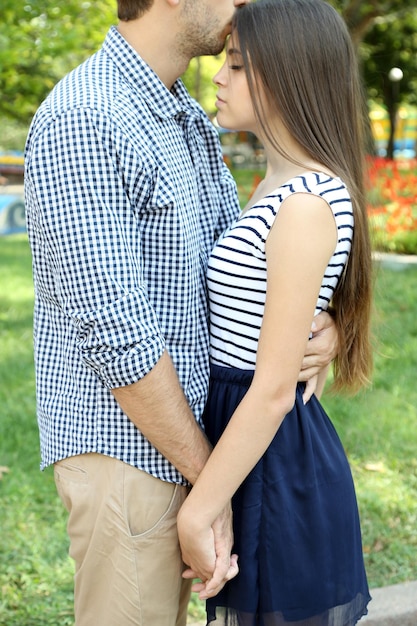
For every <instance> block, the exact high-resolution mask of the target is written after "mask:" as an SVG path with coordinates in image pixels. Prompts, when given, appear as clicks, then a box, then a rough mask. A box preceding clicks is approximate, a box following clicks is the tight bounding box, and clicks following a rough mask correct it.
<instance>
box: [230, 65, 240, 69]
mask: <svg viewBox="0 0 417 626" xmlns="http://www.w3.org/2000/svg"><path fill="white" fill-rule="evenodd" d="M229 67H230V69H231V70H241V69H242V67H243V65H230V66H229Z"/></svg>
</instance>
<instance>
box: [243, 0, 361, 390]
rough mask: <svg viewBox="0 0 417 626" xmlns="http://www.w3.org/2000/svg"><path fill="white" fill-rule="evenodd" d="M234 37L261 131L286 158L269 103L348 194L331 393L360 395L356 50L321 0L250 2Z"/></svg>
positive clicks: (342, 25)
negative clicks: (348, 228) (349, 235)
mask: <svg viewBox="0 0 417 626" xmlns="http://www.w3.org/2000/svg"><path fill="white" fill-rule="evenodd" d="M234 34H236V35H237V42H236V43H237V45H238V47H239V49H240V51H241V53H242V57H243V62H244V67H245V72H246V75H247V78H248V84H249V89H250V92H251V97H252V101H253V103H254V109H255V112H256V115H257V117H258V120H259V123H260V126H261V128H262V131H263V133H264V134H265V135H266V136H269V138H270V139H271V141H272V142H273V144H274V146H275V148H276V149H277V150H278V151H279V152H281V154H284V156H286V157H287V158H288V155H286V154H285V153H283V150H282V148H281V147H280V146H279V143H278V141H277V140H276V139H275V140H274V133H273V128H272V126H271V124H269V122H268V113H267V111H265V110H264V107H263V106H262V103H263V102H265V101H266V102H268V107H269V108H270V109H271V110H273V111H274V112H275V113H276V114H277V115H278V117H279V118H280V119H281V120H282V122H283V123H284V125H285V126H286V128H287V130H288V131H289V132H290V134H291V135H292V137H294V139H296V141H297V142H298V143H299V144H300V145H301V146H302V147H303V148H304V150H305V152H306V153H307V154H308V155H309V156H310V157H311V158H312V159H314V160H315V161H317V162H319V163H321V164H322V165H323V166H324V167H325V168H327V169H329V170H330V171H333V172H335V173H336V174H337V175H338V176H340V178H341V179H342V180H343V181H344V182H345V184H346V185H347V188H348V190H349V193H350V196H351V199H352V204H353V213H354V221H355V230H354V235H353V242H352V250H351V254H350V258H349V261H348V263H347V266H346V267H345V272H344V274H343V276H342V278H341V280H340V282H339V285H338V287H337V289H336V292H335V294H334V297H333V302H332V305H333V308H334V310H335V320H336V325H337V327H338V329H339V338H340V350H339V354H338V356H337V358H336V361H335V383H334V388H335V389H340V388H342V387H345V388H348V389H349V388H350V389H353V390H355V388H358V387H360V386H361V385H362V384H364V383H366V382H367V381H368V380H369V375H370V372H371V364H372V355H371V349H370V340H369V339H370V338H369V325H370V310H371V291H372V290H371V273H372V272H371V251H370V241H369V233H368V220H367V213H366V203H365V194H364V171H365V167H364V129H363V122H364V118H365V109H364V98H363V90H362V86H361V81H360V78H359V71H358V63H357V59H356V52H355V49H354V47H353V45H352V41H351V38H350V35H349V32H348V29H347V27H346V25H345V23H344V21H343V19H342V18H341V16H340V15H339V14H338V12H337V11H336V10H335V9H334V8H333V7H331V6H330V5H329V4H328V3H327V2H324V1H323V0H257V1H256V2H251V3H249V4H247V5H245V6H242V7H241V8H240V9H239V10H238V11H236V12H235V14H234V18H233V25H232V36H233V35H234ZM262 92H263V93H265V94H266V98H265V99H264V100H261V99H260V98H259V93H262Z"/></svg>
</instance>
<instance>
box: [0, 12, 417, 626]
mask: <svg viewBox="0 0 417 626" xmlns="http://www.w3.org/2000/svg"><path fill="white" fill-rule="evenodd" d="M332 4H334V6H335V7H336V8H337V9H338V10H340V12H341V13H342V14H343V16H344V18H345V19H346V21H347V24H348V26H349V29H350V32H351V35H352V39H353V41H354V43H355V45H356V47H357V50H358V56H359V59H360V62H361V68H362V73H363V77H364V85H365V88H366V95H367V101H368V105H369V131H370V132H369V137H368V146H367V147H368V164H367V165H368V169H367V172H366V180H367V190H368V212H369V219H370V224H371V228H372V235H373V246H374V251H375V255H374V258H375V263H374V267H375V307H374V336H375V375H374V379H373V385H372V388H371V389H369V390H365V391H363V392H361V393H360V394H358V396H356V397H354V398H347V397H332V396H331V395H329V394H326V395H325V398H324V404H325V407H326V409H327V411H328V412H329V414H330V416H331V417H332V419H333V421H334V423H335V426H336V428H337V430H338V432H339V433H340V435H341V438H342V441H343V443H344V445H345V448H346V451H347V454H348V457H349V461H350V463H351V466H352V471H353V474H354V478H355V483H356V487H357V493H358V501H359V507H360V513H361V518H362V529H363V538H364V554H365V563H366V567H367V571H368V576H369V580H370V584H371V586H372V587H380V586H385V585H391V584H396V583H401V582H404V581H411V580H415V579H417V457H416V450H417V428H416V418H417V408H416V407H417V385H416V373H417V322H416V320H417V301H416V300H417V299H416V284H417V282H416V279H417V265H416V264H415V262H414V261H415V260H416V259H417V158H416V139H417V8H416V7H415V0H380V1H379V2H374V1H373V0H340V1H338V0H334V2H332ZM115 6H116V1H115V0H96V1H94V2H92V1H91V2H89V1H85V0H84V1H83V0H67V1H66V2H65V3H62V4H61V3H56V2H55V1H52V0H27V1H26V2H25V1H22V2H19V3H16V2H15V0H2V2H1V6H0V94H1V98H0V177H3V178H2V183H3V184H2V185H0V233H1V232H3V233H4V234H3V236H0V264H1V270H2V271H1V273H0V529H1V535H0V537H1V538H0V626H48V625H50V626H58V625H59V626H61V625H62V626H65V625H72V624H73V615H72V573H73V568H72V563H71V561H70V559H69V557H68V555H67V550H68V541H67V537H66V531H65V523H66V514H65V511H64V510H63V507H62V505H61V503H60V501H59V500H58V497H57V495H56V492H55V487H54V484H53V476H52V471H51V470H50V469H48V470H46V471H45V472H43V473H42V472H40V471H39V441H38V431H37V425H36V414H35V389H34V371H33V350H32V309H33V287H32V280H31V259H30V252H29V247H28V242H27V237H26V234H25V232H24V230H25V229H24V212H23V204H22V200H21V190H20V187H19V186H18V187H17V188H16V187H15V183H17V184H18V185H20V184H21V183H22V166H23V156H22V152H23V149H24V143H25V138H26V135H27V132H28V128H29V124H30V120H31V118H32V116H33V113H34V112H35V110H36V108H37V107H38V105H39V104H40V102H41V101H42V99H43V98H44V97H45V96H46V95H47V93H48V92H49V91H50V90H51V89H52V87H53V85H54V84H55V83H56V82H57V80H59V78H60V77H61V76H63V75H64V74H65V73H66V72H67V71H69V70H70V69H71V68H72V67H74V66H76V65H77V64H78V63H79V62H81V61H82V60H84V59H85V58H86V57H87V56H88V55H89V54H90V53H92V52H93V51H95V50H96V49H97V48H98V47H99V46H100V44H101V42H102V40H103V38H104V36H105V33H106V31H107V28H108V27H109V26H110V25H111V24H113V23H116V14H115ZM221 62H222V57H219V58H214V59H213V58H209V57H204V58H199V59H195V60H193V62H192V63H191V65H190V68H189V70H188V71H187V72H186V74H185V76H184V81H185V83H186V85H187V87H188V89H189V90H190V92H191V93H192V94H193V95H194V96H195V97H196V98H197V99H198V100H199V102H200V103H201V104H202V106H203V107H204V109H205V110H206V111H207V113H208V114H209V115H210V117H212V118H213V121H214V122H215V111H214V109H213V103H214V100H215V98H214V95H215V87H214V86H213V84H212V81H211V79H212V76H213V75H214V74H215V72H216V71H217V69H218V67H219V66H220V65H221ZM219 134H220V138H221V141H222V144H223V150H224V158H225V160H226V162H227V163H228V164H229V166H230V167H231V169H232V172H233V174H234V175H235V177H236V180H237V184H238V189H239V195H240V198H241V202H242V205H243V204H244V203H245V202H246V200H247V198H248V197H249V196H250V194H251V191H252V190H253V187H254V185H255V184H256V182H257V180H258V179H259V177H261V176H262V174H263V167H264V160H263V153H262V149H261V148H260V146H259V145H258V143H257V141H256V138H255V137H252V136H248V135H247V134H240V133H226V132H223V131H222V129H219ZM15 194H16V195H15ZM7 196H8V197H9V204H7V202H5V203H4V204H2V203H1V200H2V198H3V199H4V198H5V197H7ZM10 198H11V200H10ZM10 203H11V204H10ZM13 203H14V204H13ZM16 203H17V204H16ZM10 206H12V208H13V207H14V210H13V211H11V210H10ZM18 232H20V234H13V233H18ZM6 233H7V234H6ZM202 614H203V609H202V605H201V603H199V602H198V601H196V599H195V598H194V600H193V601H192V603H191V605H190V617H192V618H193V619H197V618H199V617H201V616H202Z"/></svg>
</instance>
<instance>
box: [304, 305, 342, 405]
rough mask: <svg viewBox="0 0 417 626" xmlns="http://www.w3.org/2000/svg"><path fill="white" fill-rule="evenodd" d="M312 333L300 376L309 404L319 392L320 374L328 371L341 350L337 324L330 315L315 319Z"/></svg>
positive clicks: (319, 316)
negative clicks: (304, 383) (317, 391)
mask: <svg viewBox="0 0 417 626" xmlns="http://www.w3.org/2000/svg"><path fill="white" fill-rule="evenodd" d="M311 332H312V338H311V339H310V340H309V341H308V342H307V347H306V351H305V354H304V359H303V362H302V365H301V371H300V374H299V376H298V381H299V382H306V388H305V391H304V394H303V398H304V402H307V401H308V400H309V399H310V398H311V396H312V395H313V393H314V392H315V391H316V390H317V388H318V385H319V384H320V380H319V374H320V372H322V371H323V370H327V368H328V366H329V365H330V363H331V362H332V361H333V359H334V358H335V356H336V355H337V352H338V349H339V337H338V334H337V329H336V324H335V322H334V320H333V318H332V317H331V315H329V313H326V312H322V313H320V314H319V315H317V316H316V317H315V318H314V320H313V323H312V326H311Z"/></svg>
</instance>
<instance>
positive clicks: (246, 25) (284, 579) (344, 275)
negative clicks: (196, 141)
mask: <svg viewBox="0 0 417 626" xmlns="http://www.w3.org/2000/svg"><path fill="white" fill-rule="evenodd" d="M214 80H215V83H216V84H217V86H218V99H217V102H216V105H217V108H218V122H219V124H220V125H221V126H224V127H226V128H229V129H234V130H237V129H243V130H247V131H251V132H253V133H255V134H256V135H257V137H258V138H259V139H260V140H261V141H262V143H263V145H264V148H265V153H266V155H267V170H266V176H265V179H264V180H263V181H262V182H261V183H260V185H259V187H258V188H257V189H256V191H255V194H254V196H253V197H252V199H251V201H250V203H249V205H248V206H247V207H246V209H245V210H244V211H243V213H242V215H241V216H240V217H239V219H238V220H237V222H235V223H234V224H233V225H232V226H231V227H230V228H229V229H228V230H227V231H226V232H225V233H224V234H223V236H222V237H221V238H220V239H219V241H218V242H217V244H216V246H215V248H214V250H213V252H212V255H211V258H210V262H209V271H208V285H209V295H210V315H211V321H210V323H211V368H212V372H211V374H212V375H211V389H210V396H209V401H208V405H207V409H206V415H205V425H206V430H207V435H208V437H209V438H210V440H211V441H212V443H213V444H215V448H214V450H213V453H212V455H211V457H210V459H209V461H208V463H207V465H206V467H205V468H204V470H203V472H202V473H201V475H200V477H199V478H198V480H197V482H196V484H195V485H194V487H193V489H192V491H191V493H190V495H189V497H188V498H187V500H186V502H185V503H184V505H183V507H182V509H181V511H180V515H179V517H178V529H179V537H180V542H181V547H182V551H183V557H184V561H185V562H186V563H187V564H188V565H189V566H190V571H189V572H188V574H186V575H191V574H192V575H196V574H198V575H199V576H200V577H201V578H202V583H200V584H197V585H195V586H194V588H195V590H199V591H200V592H201V593H200V596H201V597H206V598H207V597H209V596H211V595H213V591H212V587H210V577H211V573H210V572H208V571H207V567H206V563H207V558H208V559H209V560H210V558H212V564H213V567H212V570H213V568H214V560H215V554H216V551H217V547H216V546H214V545H211V544H210V542H211V541H212V539H211V537H212V535H211V526H212V524H213V523H214V520H215V519H216V517H217V515H218V514H219V512H220V511H222V510H223V509H224V507H226V506H227V504H228V502H229V500H230V498H232V497H233V517H234V535H235V548H234V549H235V552H236V553H237V554H238V556H239V568H240V571H239V574H238V575H237V576H236V577H235V578H233V579H232V580H230V581H229V582H228V583H227V584H226V586H225V587H224V589H223V590H222V591H221V592H220V593H219V594H218V595H216V596H215V597H212V598H210V599H209V600H208V603H207V604H208V606H207V611H208V621H209V622H211V621H214V620H216V624H218V623H219V624H224V625H227V626H232V625H235V624H236V625H237V624H239V625H245V626H261V625H262V626H263V625H265V626H283V625H285V624H297V626H318V625H323V624H326V625H329V626H330V625H332V626H350V625H353V624H355V623H356V622H357V621H358V620H359V619H360V617H361V616H362V615H364V614H366V612H367V609H366V606H367V603H368V602H369V599H370V597H369V592H368V585H367V581H366V575H365V570H364V564H363V557H362V546H361V534H360V525H359V516H358V510H357V504H356V497H355V491H354V486H353V481H352V477H351V472H350V468H349V465H348V461H347V459H346V456H345V453H344V450H343V446H342V444H341V442H340V440H339V438H338V436H337V434H336V432H335V430H334V428H333V426H332V424H331V422H330V420H329V418H328V417H327V415H326V414H325V412H324V410H323V409H322V407H321V405H320V403H319V401H318V399H317V397H316V396H313V397H312V399H311V400H310V401H308V402H307V403H306V404H304V402H303V386H302V384H297V374H298V371H299V369H300V363H301V360H302V356H303V351H304V348H303V346H304V344H305V341H306V340H307V339H308V336H309V330H310V319H311V317H312V315H313V314H315V315H316V314H318V313H319V312H320V311H322V310H326V309H327V308H328V307H329V305H330V304H331V307H332V310H333V312H334V315H335V319H336V324H337V327H338V329H339V337H340V340H341V341H340V346H339V353H338V356H337V358H336V362H335V377H334V388H335V389H344V388H345V389H348V390H351V391H356V390H357V389H358V388H360V387H361V386H362V385H364V384H366V383H367V382H368V381H369V377H370V373H371V365H372V357H371V348H370V340H369V325H370V309H371V254H370V244H369V233H368V226H367V216H366V207H365V201H364V192H363V181H362V178H363V172H364V169H363V153H362V146H363V139H362V111H363V109H362V97H361V89H360V83H359V79H358V68H357V62H356V58H355V53H354V50H353V48H352V45H351V41H350V37H349V33H348V31H347V29H346V27H345V24H344V22H343V20H342V19H341V18H340V16H339V15H338V13H337V12H336V11H335V10H334V9H333V8H332V7H331V6H330V5H328V4H327V3H325V2H323V1H322V0H259V1H257V2H255V3H253V4H249V5H247V6H244V7H242V8H241V9H239V11H237V12H236V15H235V18H234V23H233V28H232V35H231V37H230V40H229V42H228V46H227V58H226V62H225V64H224V66H223V67H222V69H221V70H220V72H219V73H218V74H217V75H216V77H215V79H214ZM325 375H326V372H323V374H322V376H321V381H320V389H322V387H323V385H324V380H325ZM207 555H209V557H207ZM210 555H211V556H210ZM233 564H234V557H233V558H232V561H231V567H232V565H233Z"/></svg>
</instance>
